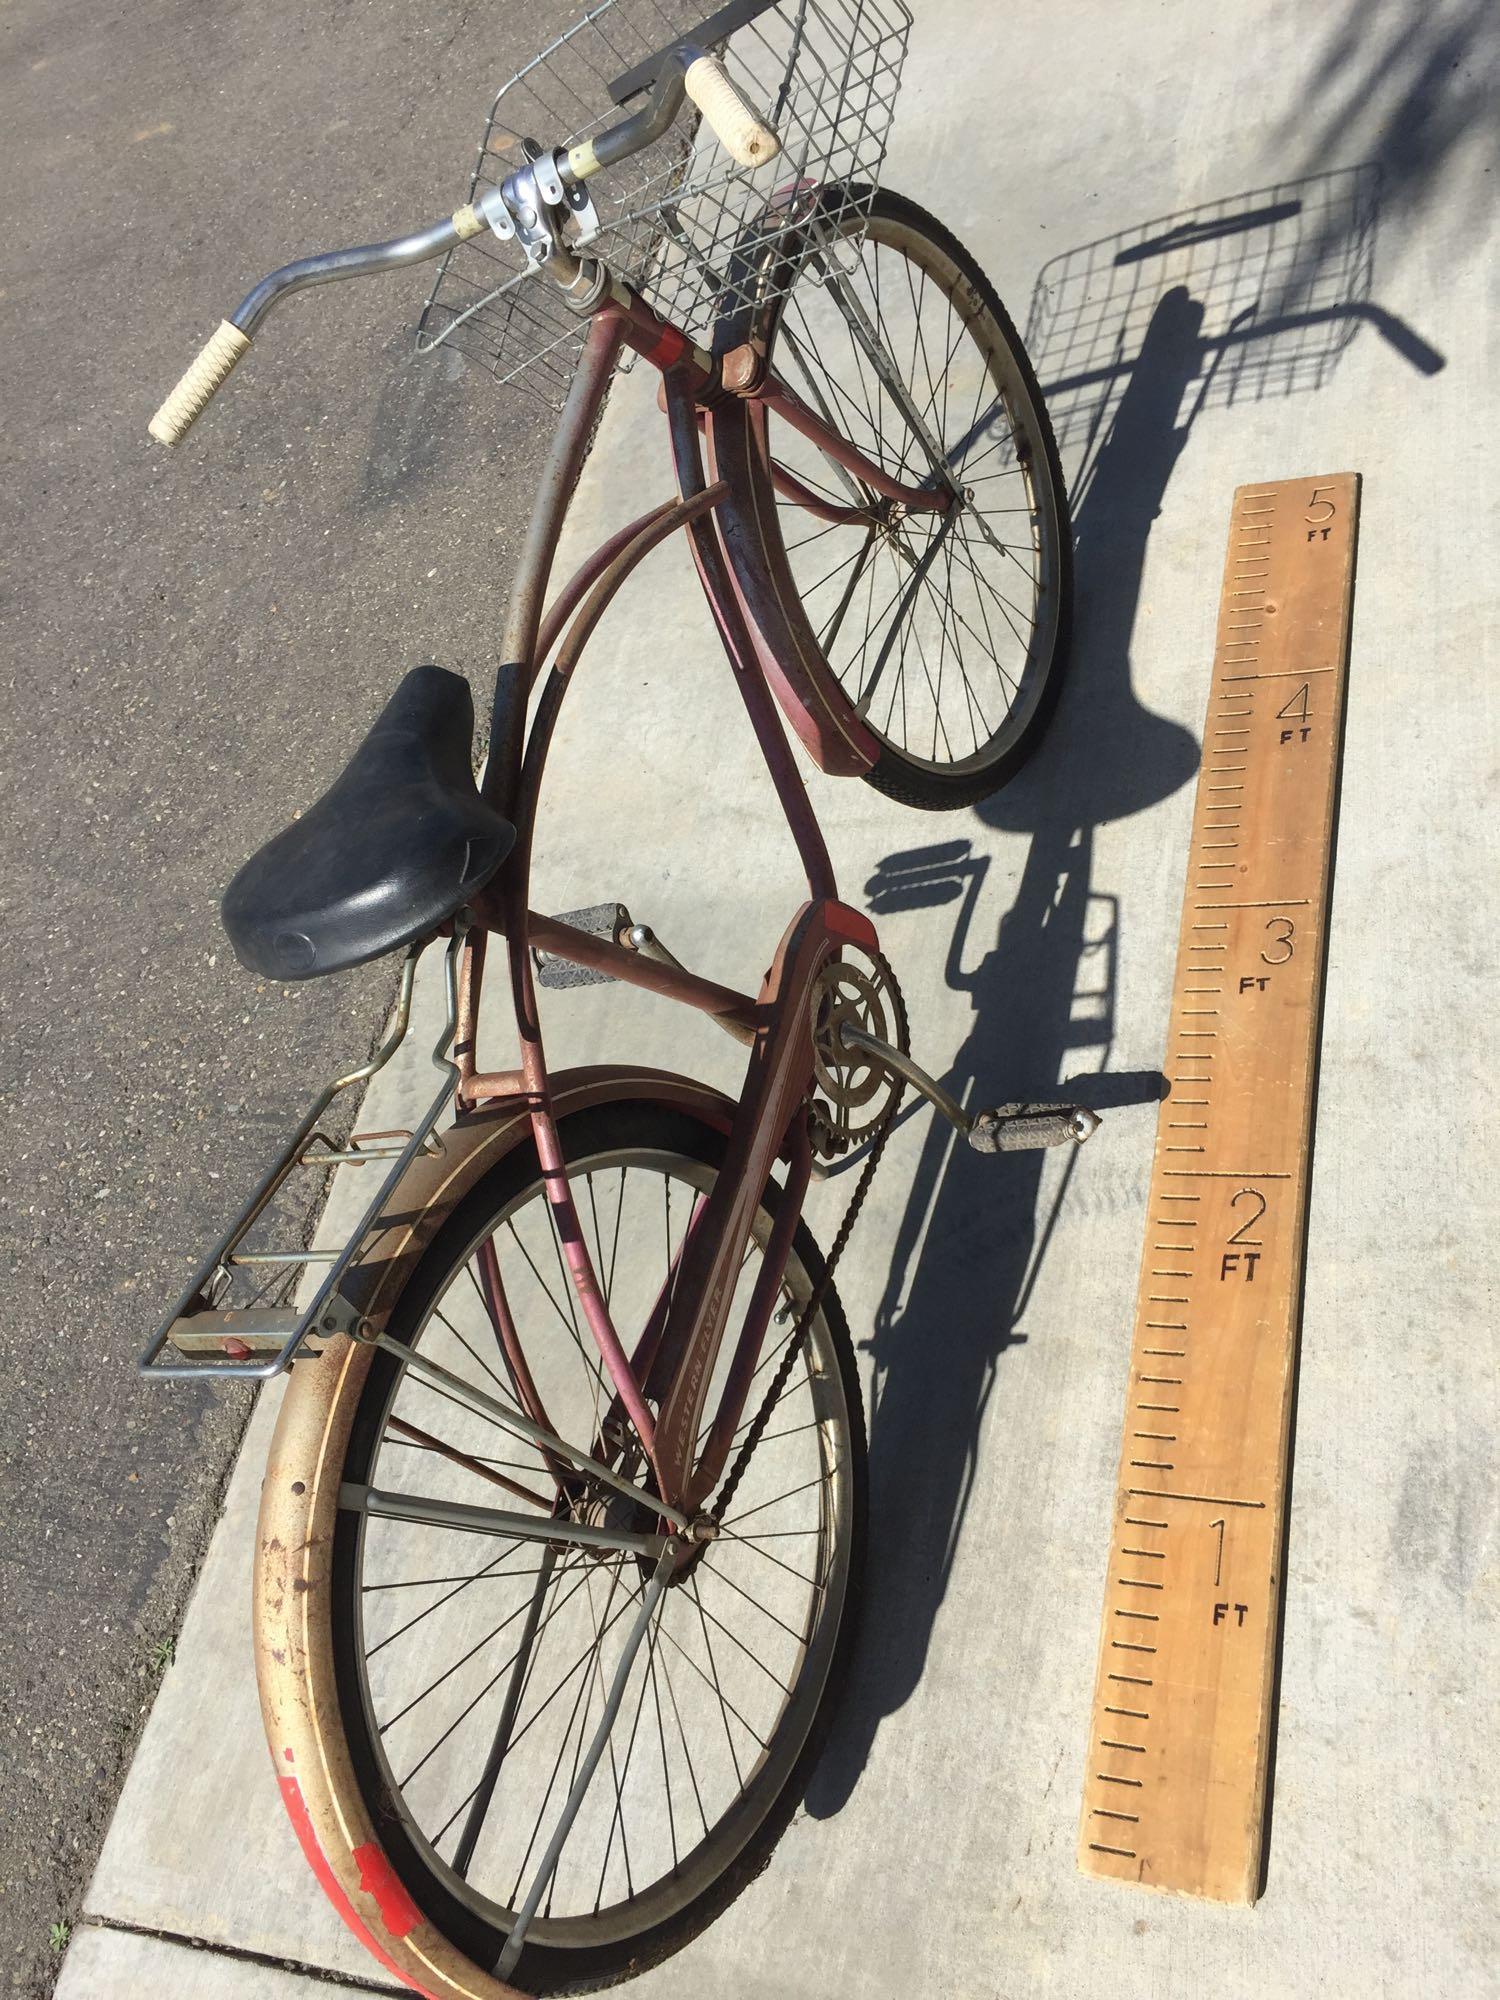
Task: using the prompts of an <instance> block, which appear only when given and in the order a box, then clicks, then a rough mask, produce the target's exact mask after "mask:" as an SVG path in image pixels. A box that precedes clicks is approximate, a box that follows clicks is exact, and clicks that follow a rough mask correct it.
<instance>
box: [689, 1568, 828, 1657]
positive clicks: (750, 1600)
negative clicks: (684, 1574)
mask: <svg viewBox="0 0 1500 2000" xmlns="http://www.w3.org/2000/svg"><path fill="white" fill-rule="evenodd" d="M699 1569H700V1570H701V1571H702V1573H703V1575H704V1576H711V1577H714V1578H716V1579H717V1581H718V1582H720V1583H725V1584H728V1586H729V1588H730V1589H731V1590H732V1591H734V1592H735V1593H736V1595H737V1596H740V1597H743V1598H744V1600H745V1602H746V1603H747V1604H752V1605H754V1607H755V1609H756V1610H757V1611H758V1612H759V1613H760V1614H761V1616H762V1617H763V1618H769V1619H770V1621H771V1623H772V1624H773V1625H779V1626H780V1627H781V1629H782V1631H783V1632H785V1633H786V1635H787V1637H788V1638H789V1639H795V1640H796V1642H797V1644H798V1645H799V1646H805V1645H806V1644H807V1635H806V1633H804V1632H799V1631H798V1630H797V1629H796V1627H795V1626H793V1625H788V1624H787V1622H786V1620H785V1619H784V1618H778V1617H777V1615H776V1613H775V1612H774V1611H772V1610H771V1608H770V1607H769V1605H765V1604H762V1603H761V1601H760V1599H759V1598H758V1597H754V1596H752V1595H751V1593H750V1592H749V1591H748V1590H746V1589H745V1588H744V1586H743V1585H742V1584H738V1583H736V1582H735V1580H734V1578H733V1577H731V1576H726V1575H725V1574H724V1572H723V1570H721V1569H715V1568H714V1566H713V1565H712V1563H700V1564H699ZM696 1573H697V1572H695V1574H696Z"/></svg>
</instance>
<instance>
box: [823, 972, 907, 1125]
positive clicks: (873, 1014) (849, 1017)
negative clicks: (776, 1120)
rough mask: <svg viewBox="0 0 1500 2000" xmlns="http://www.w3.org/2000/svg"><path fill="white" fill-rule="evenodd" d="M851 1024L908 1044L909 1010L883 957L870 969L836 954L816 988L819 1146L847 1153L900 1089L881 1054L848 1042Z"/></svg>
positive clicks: (881, 1116)
mask: <svg viewBox="0 0 1500 2000" xmlns="http://www.w3.org/2000/svg"><path fill="white" fill-rule="evenodd" d="M846 1026H849V1027H854V1028H862V1029H863V1030H864V1031H865V1033H866V1034H868V1035H873V1036H875V1037H876V1039H877V1040H879V1041H882V1042H888V1043H890V1044H891V1045H892V1046H894V1047H896V1048H900V1047H902V1046H903V1043H904V1039H905V1009H904V1008H903V1006H902V1004H901V996H900V993H899V992H898V991H897V990H896V985H895V981H894V979H893V977H892V975H891V973H890V970H889V968H888V967H887V966H886V965H885V963H884V961H883V960H871V961H870V962H869V969H868V970H866V968H865V967H864V966H861V965H856V964H855V963H854V962H853V961H852V960H851V959H850V958H848V957H847V956H843V955H841V956H839V957H838V958H833V959H830V960H829V962H828V964H827V965H825V966H824V968H823V970H822V972H821V973H820V974H819V976H818V980H817V983H816V985H815V986H814V988H813V994H812V1040H813V1077H814V1080H815V1082H816V1085H817V1088H818V1092H819V1102H818V1116H817V1119H816V1120H815V1125H814V1138H815V1143H816V1144H817V1147H818V1150H819V1151H820V1152H822V1153H825V1154H831V1155H837V1154H841V1153H846V1152H847V1151H848V1150H849V1148H850V1147H851V1146H853V1145H856V1144H858V1142H859V1141H860V1140H861V1139H863V1138H865V1137H867V1136H868V1134H869V1133H871V1132H873V1131H874V1130H875V1128H876V1127H877V1126H878V1125H879V1124H880V1123H881V1121H882V1120H883V1119H884V1118H885V1116H886V1115H887V1113H888V1112H889V1110H890V1107H891V1105H892V1103H893V1102H894V1101H895V1098H896V1096H897V1094H898V1092H899V1089H900V1081H899V1079H898V1078H897V1077H896V1076H895V1075H893V1073H892V1072H891V1071H890V1070H889V1069H888V1068H887V1067H886V1066H885V1064H884V1063H882V1062H881V1061H880V1060H879V1059H878V1057H876V1056H874V1055H871V1054H870V1053H869V1052H868V1051H867V1050H865V1049H858V1048H849V1047H848V1046H847V1045H846V1044H845V1043H844V1041H843V1039H842V1033H843V1030H844V1028H845V1027H846Z"/></svg>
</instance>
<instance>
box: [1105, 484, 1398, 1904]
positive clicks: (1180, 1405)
mask: <svg viewBox="0 0 1500 2000" xmlns="http://www.w3.org/2000/svg"><path fill="white" fill-rule="evenodd" d="M1358 502H1359V479H1358V475H1357V474H1355V473H1348V472H1346V473H1339V474H1337V475H1334V476H1332V477H1324V478H1318V479H1295V480H1281V481H1278V482H1277V483H1276V484H1274V485H1260V486H1242V487H1240V488H1239V490H1238V491H1237V492H1236V494H1235V496H1234V507H1233V511H1232V515H1231V519H1230V531H1229V544H1230V545H1229V557H1228V562H1227V565H1226V569H1225V576H1224V589H1223V596H1222V599H1221V602H1220V608H1219V629H1218V643H1217V647H1216V650H1215V654H1214V669H1213V678H1212V686H1211V689H1210V693H1209V702H1208V718H1207V721H1206V723H1205V725H1204V734H1203V763H1202V768H1201V771H1200V773H1199V779H1198V797H1197V803H1196V806H1195V808H1194V813H1193V834H1192V852H1191V858H1190V865H1189V869H1188V878H1187V890H1186V894H1185V896H1184V899H1183V913H1182V929H1181V936H1180V942H1179V945H1178V954H1177V975H1176V981H1175V984H1174V987H1173V997H1172V1011H1171V1020H1170V1027H1169V1038H1168V1043H1167V1055H1166V1064H1165V1067H1166V1070H1167V1074H1168V1077H1169V1079H1170V1083H1171V1094H1170V1096H1169V1097H1168V1098H1167V1099H1166V1101H1165V1102H1164V1103H1163V1105H1162V1109H1161V1114H1160V1119H1159V1122H1158V1126H1157V1135H1156V1154H1155V1160H1154V1163H1153V1166H1152V1173H1151V1196H1150V1206H1149V1209H1148V1211H1147V1224H1146V1246H1145V1255H1144V1257H1143V1259H1142V1265H1141V1283H1140V1293H1139V1298H1138V1302H1137V1306H1136V1320H1135V1333H1134V1339H1133V1344H1132V1348H1131V1357H1130V1380H1129V1387H1128V1389H1127V1391H1126V1405H1125V1423H1124V1436H1123V1440H1122V1444H1121V1450H1120V1478H1119V1489H1118V1493H1117V1497H1116V1501H1115V1511H1114V1520H1113V1524H1112V1529H1111V1536H1110V1552H1109V1567H1108V1580H1107V1582H1106V1585H1105V1593H1104V1614H1103V1623H1102V1630H1101V1634H1100V1648H1099V1672H1098V1681H1097V1685H1096V1689H1095V1695H1094V1706H1093V1714H1092V1718H1091V1721H1090V1726H1089V1745H1088V1761H1087V1766H1086V1774H1085V1781H1084V1796H1083V1819H1082V1826H1081V1829H1080V1834H1079V1845H1078V1858H1079V1865H1080V1867H1082V1868H1083V1869H1084V1870H1085V1871H1086V1872H1087V1873H1089V1874H1093V1875H1106V1876H1111V1877H1114V1878H1116V1879H1118V1880H1121V1881H1128V1882H1136V1883H1141V1884H1144V1885H1146V1886H1147V1887H1150V1888H1156V1889H1175V1890H1179V1891H1183V1892H1185V1893H1187V1894H1191V1895H1197V1896H1207V1897H1211V1898H1214V1899H1215V1900H1218V1901H1221V1902H1232V1903H1248V1902H1253V1901H1254V1900H1255V1898H1256V1896H1257V1894H1258V1893H1259V1883H1260V1872H1261V1871H1260V1857H1261V1840H1262V1827H1263V1822H1264V1817H1265V1803H1266V1800H1265V1790H1266V1766H1267V1752H1268V1748H1269V1743H1270V1732H1271V1722H1272V1717H1271V1695H1272V1683H1273V1676H1274V1670H1275V1660H1276V1641H1277V1629H1278V1620H1279V1615H1280V1601H1281V1579H1282V1547H1283V1536H1284V1522H1285V1503H1286V1480H1287V1453H1288V1446H1289V1423H1290V1413H1291V1402H1292V1390H1293V1385H1294V1381H1295V1373H1296V1351H1297V1337H1298V1317H1299V1304H1300V1294H1301V1280H1302V1264H1303V1248H1304V1242H1305V1237H1306V1218H1307V1191H1308V1169H1309V1161H1310V1153H1311V1141H1312V1110H1313V1096H1314V1086H1315V1081H1316V1055H1317V1040H1318V1024H1319V1017H1320V1012H1321V1004H1322V985H1323V959H1324V941H1325V932H1326V919H1327V911H1328V891H1329V875H1330V865H1331V861H1332V852H1333V828H1334V817H1335V804H1336V798H1337V787H1338V766H1339V746H1340V740H1341V735H1342V718H1343V703H1344V683H1345V675H1346V669H1347V664H1348V653H1349V624H1350V613H1351V603H1352V594H1353V581H1354V549H1355V529H1356V518H1357V512H1358Z"/></svg>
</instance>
